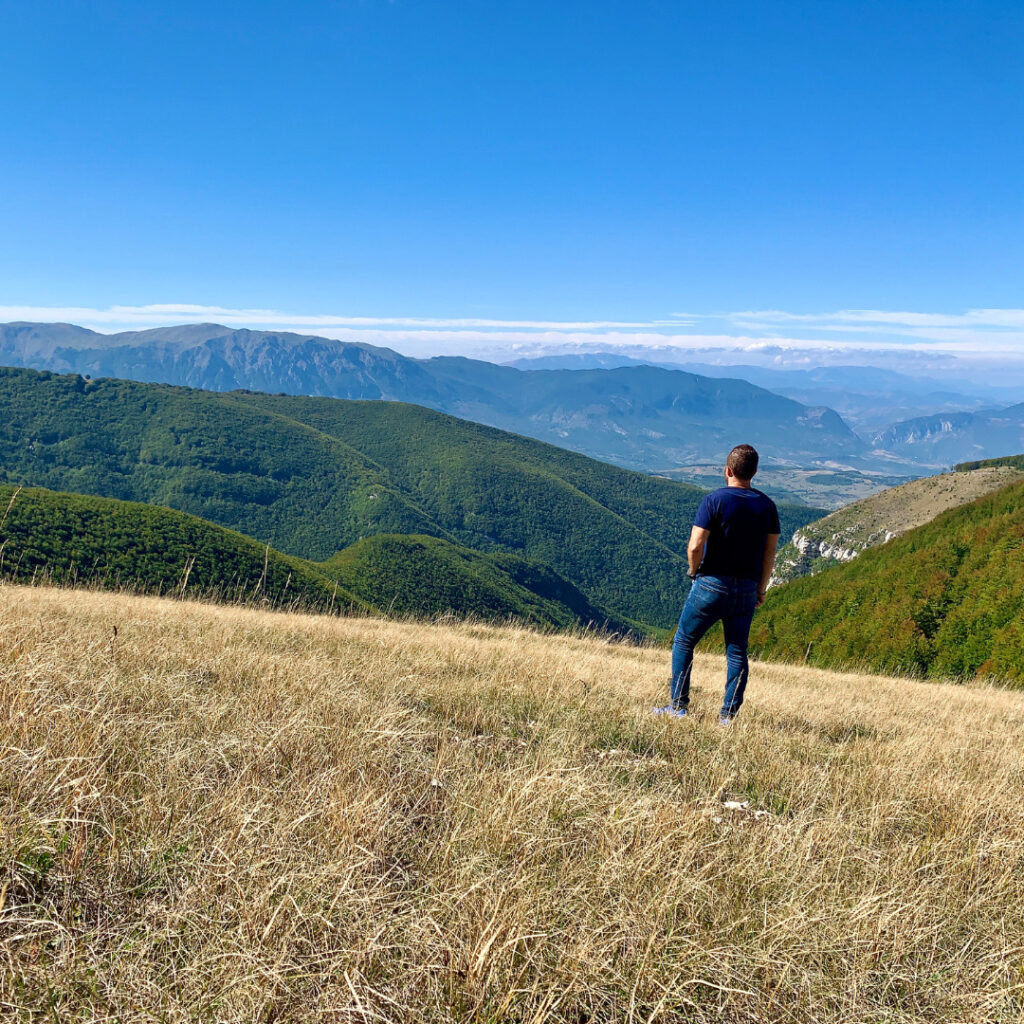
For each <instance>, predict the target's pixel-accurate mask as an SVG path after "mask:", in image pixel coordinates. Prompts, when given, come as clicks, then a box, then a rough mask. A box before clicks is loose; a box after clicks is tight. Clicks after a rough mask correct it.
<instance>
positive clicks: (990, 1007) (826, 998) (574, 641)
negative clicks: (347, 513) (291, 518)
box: [0, 588, 1024, 1024]
mask: <svg viewBox="0 0 1024 1024" xmlns="http://www.w3.org/2000/svg"><path fill="white" fill-rule="evenodd" d="M114 624H116V625H118V627H119V632H118V636H117V638H116V641H114V642H113V643H111V627H112V625H114ZM667 667H668V666H667V654H666V653H665V652H662V651H657V650H653V649H644V648H629V647H615V646H609V645H606V644H602V643H599V642H596V641H594V640H585V639H579V638H573V637H541V636H538V635H536V634H531V633H527V632H523V631H517V630H502V629H495V628H487V627H470V626H460V627H456V628H440V627H424V626H415V625H408V624H396V623H392V622H387V621H383V620H375V621H366V620H362V621H361V620H354V619H342V620H337V619H329V618H326V617H317V618H314V617H301V616H293V615H268V614H264V613H257V612H253V611H249V610H243V609H235V608H210V607H208V606H200V605H190V604H183V603H172V602H168V601H157V600H153V599H139V598H134V599H129V598H126V597H121V596H110V595H104V596H100V595H94V594H87V593H81V592H71V593H68V592H56V591H46V590H38V589H27V588H25V589H14V588H10V589H6V590H5V591H4V595H3V601H2V603H0V749H2V750H4V751H5V754H4V757H3V758H2V759H0V792H2V793H3V799H2V800H0V848H2V856H3V864H4V865H5V867H4V872H5V877H4V879H3V883H2V889H3V892H4V899H3V907H2V911H0V914H2V916H0V926H2V928H3V935H4V944H3V949H4V957H5V964H4V970H3V971H0V1001H2V1004H3V1005H4V1007H5V1009H6V1011H7V1012H8V1013H9V1014H10V1015H11V1016H12V1017H20V1018H21V1019H25V1020H29V1019H36V1018H38V1019H40V1020H42V1019H47V1020H56V1019H60V1020H86V1019H90V1020H96V1019H110V1018H115V1017H116V1018H117V1019H119V1020H121V1021H123V1022H125V1024H131V1022H136V1021H143V1020H147V1021H148V1020H153V1019H157V1018H159V1019H163V1020H168V1021H177V1020H186V1019H189V1020H204V1019H209V1020H277V1021H296V1022H297V1021H309V1022H313V1021H321V1020H325V1019H339V1020H342V1019H346V1020H347V1019H352V1020H363V1021H369V1020H381V1021H396V1022H397V1021H402V1022H413V1024H427V1022H430V1024H435V1022H439V1024H445V1022H454V1021H459V1022H465V1024H475V1022H484V1021H489V1022H493V1021H497V1020H519V1021H529V1020H535V1021H542V1020H543V1021H553V1022H554V1021H559V1022H561V1021H564V1022H569V1021H571V1022H574V1024H579V1022H580V1021H584V1020H585V1021H590V1022H592V1024H600V1022H609V1024H610V1022H613V1021H614V1022H619V1021H628V1020H630V1019H632V1020H635V1021H647V1020H658V1021H671V1020H682V1019H686V1020H689V1021H695V1022H710V1021H723V1020H725V1021H750V1022H754V1021H768V1020H771V1021H783V1020H785V1021H789V1022H792V1024H811V1022H813V1024H833V1022H835V1024H838V1022H840V1021H842V1022H849V1021H858V1022H865V1024H875V1022H879V1024H880V1022H882V1021H887V1022H893V1021H905V1022H910V1021H919V1020H933V1021H951V1020H956V1021H960V1022H979V1024H980V1022H986V1024H988V1022H993V1021H1011V1020H1019V1019H1020V1018H1021V1015H1022V1014H1024V1001H1022V990H1021V988H1020V964H1019V961H1020V949H1021V948H1022V947H1024V916H1022V913H1021V907H1022V906H1024V850H1022V847H1021V843H1020V836H1021V834H1022V832H1024V790H1022V782H1021V775H1020V771H1019V768H1020V750H1021V746H1022V744H1024V703H1022V700H1024V698H1022V696H1021V695H1020V694H1016V693H1013V692H1006V691H996V690H988V689H984V688H965V687H952V686H942V685H924V684H918V683H914V682H908V681H905V680H891V679H884V678H867V677H862V676H841V675H837V674H833V673H827V672H822V671H816V670H810V669H795V668H783V667H779V666H774V667H772V666H763V665H762V666H757V665H755V666H754V671H753V677H752V681H751V685H750V689H749V691H748V692H749V698H748V706H747V707H746V708H745V709H744V713H743V715H742V716H741V718H740V719H739V720H738V722H737V725H736V726H735V727H734V728H733V729H732V730H730V731H728V732H722V731H721V730H719V729H718V727H717V725H716V724H715V718H714V710H715V708H717V704H718V700H719V697H720V686H721V675H722V665H721V662H720V661H719V660H718V659H701V658H699V659H698V662H697V665H696V668H695V677H694V684H695V690H696V701H695V704H696V707H697V710H698V712H699V714H698V715H697V716H696V717H695V718H693V719H691V720H689V721H686V722H681V723H680V722H665V721H663V720H659V719H655V718H653V717H652V716H650V715H649V713H648V709H649V707H650V705H651V704H652V702H654V701H655V700H657V699H659V698H661V697H662V696H663V693H664V689H665V681H666V677H667ZM723 790H725V791H727V792H728V794H729V795H730V796H732V797H735V798H737V799H739V800H741V801H743V800H746V801H750V808H749V810H748V811H742V810H740V811H729V810H727V809H725V808H724V807H723V806H722V805H721V803H720V794H721V793H722V791H723ZM754 810H757V811H766V812H768V813H767V814H764V815H762V816H761V817H755V816H754V815H753V814H752V813H750V812H751V811H754Z"/></svg>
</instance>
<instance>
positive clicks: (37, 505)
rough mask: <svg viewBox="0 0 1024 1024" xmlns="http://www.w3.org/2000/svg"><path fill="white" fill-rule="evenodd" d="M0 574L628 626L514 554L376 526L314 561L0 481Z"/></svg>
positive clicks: (126, 506)
mask: <svg viewBox="0 0 1024 1024" xmlns="http://www.w3.org/2000/svg"><path fill="white" fill-rule="evenodd" d="M0 579H4V580H9V581H14V582H28V581H33V580H34V581H36V582H41V581H47V582H52V583H59V584H84V585H88V586H93V587H99V588H101V589H122V588H123V589H128V590H131V591H135V592H142V593H158V594H168V593H170V594H175V595H177V596H189V597H204V598H208V599H214V600H222V601H233V602H242V603H247V604H248V603H257V604H265V605H269V606H271V607H283V606H285V607H298V608H301V609H303V610H310V611H326V612H350V611H351V612H361V613H373V612H379V613H384V614H393V615H414V616H417V617H423V616H434V615H438V614H443V613H452V614H455V615H458V616H472V617H474V618H480V619H491V620H508V619H516V620H519V621H521V622H525V623H529V624H531V625H536V626H550V627H568V626H573V625H582V626H594V627H595V628H606V629H612V630H615V631H618V632H624V631H628V630H631V629H633V628H636V624H635V623H630V622H628V621H626V620H624V619H622V618H621V617H616V616H614V615H612V614H609V613H608V612H605V611H604V610H602V609H600V608H597V607H595V606H594V605H592V604H591V603H590V602H589V601H587V599H586V598H585V597H584V596H583V594H581V593H580V592H579V591H578V590H577V589H576V588H575V587H573V586H572V584H571V583H569V582H568V581H566V580H564V579H562V578H561V577H560V576H558V575H557V574H556V573H555V572H553V571H552V570H550V569H548V568H547V567H546V566H542V565H539V564H536V563H533V562H529V561H527V560H525V559H523V558H519V557H518V556H516V555H504V554H500V553H496V554H494V555H486V554H482V553H481V552H478V551H471V550H470V549H468V548H464V547H460V546H457V545H454V544H451V543H449V542H448V541H445V540H439V539H438V538H435V537H415V536H412V537H410V536H397V537H396V536H390V535H383V536H378V537H371V538H368V539H366V540H363V541H359V542H357V543H356V544H354V545H352V546H351V547H349V548H346V549H344V550H343V551H340V552H338V553H337V554H336V555H335V556H334V557H333V558H331V559H330V560H329V562H327V563H325V564H317V563H313V562H310V561H307V560H305V559H301V558H294V557H292V556H289V555H283V554H281V553H280V552H279V551H275V550H274V549H273V548H271V547H269V546H267V545H264V544H259V543H257V542H256V541H254V540H252V539H251V538H249V537H245V536H242V535H241V534H239V533H236V532H235V531H233V530H228V529H225V528H224V527H221V526H216V525H215V524H213V523H208V522H206V521H205V520H202V519H199V518H197V517H195V516H190V515H187V514H186V513H182V512H177V511H175V510H173V509H167V508H160V507H157V506H153V505H143V504H139V503H136V502H127V501H119V500H117V499H114V498H96V497H91V496H86V495H79V494H61V493H56V492H53V491H47V490H42V489H38V488H17V487H12V486H10V485H6V486H0Z"/></svg>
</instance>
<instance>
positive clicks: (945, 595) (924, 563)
mask: <svg viewBox="0 0 1024 1024" xmlns="http://www.w3.org/2000/svg"><path fill="white" fill-rule="evenodd" d="M939 479H942V478H939ZM1022 559H1024V482H1017V483H1013V484H1010V485H1009V486H1007V487H1004V488H1002V489H1001V490H999V491H996V492H995V493H994V494H990V495H987V496H985V497H982V498H979V499H977V500H975V501H973V502H971V503H969V504H966V505H961V506H960V507H958V508H954V509H951V510H949V511H947V512H944V513H942V514H941V515H939V516H938V517H936V518H935V519H933V520H932V521H931V522H929V523H927V524H925V525H924V526H919V527H917V528H916V529H912V530H910V531H908V532H907V533H905V534H903V536H901V537H897V538H896V539H895V540H891V541H889V542H888V543H887V544H883V545H881V546H880V547H874V548H871V549H869V550H867V551H865V552H864V553H863V554H861V555H860V556H859V557H857V558H856V559H855V560H853V561H852V562H848V563H846V564H842V565H836V566H833V567H832V568H828V569H825V570H824V571H823V572H820V573H818V574H817V575H815V576H810V577H805V578H803V579H797V580H794V581H793V582H791V583H787V584H785V585H784V586H781V587H777V588H773V589H772V590H771V591H770V592H769V595H768V600H767V601H766V603H765V605H764V607H763V608H762V609H761V611H760V612H759V614H758V615H757V617H756V618H755V619H754V627H753V630H752V632H751V648H752V650H753V651H755V652H758V654H759V655H760V656H763V657H767V658H776V659H782V660H797V661H804V660H805V659H806V660H807V661H809V662H810V663H811V664H814V665H822V666H863V667H869V668H871V669H875V670H878V671H886V672H902V673H912V674H916V675H924V676H955V677H960V678H974V677H976V676H994V677H997V678H1004V679H1015V680H1024V573H1022V572H1021V565H1022Z"/></svg>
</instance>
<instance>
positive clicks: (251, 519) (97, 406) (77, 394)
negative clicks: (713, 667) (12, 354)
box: [0, 369, 820, 627]
mask: <svg viewBox="0 0 1024 1024" xmlns="http://www.w3.org/2000/svg"><path fill="white" fill-rule="evenodd" d="M0 407H2V408H3V409H4V413H5V415H4V418H3V420H2V422H0V481H5V482H8V483H14V484H26V485H31V486H43V487H48V488H50V489H53V490H61V491H74V492H77V493H85V494H94V495H100V496H106V497H114V498H121V499H124V500H129V501H140V502H146V503H151V504H160V505H166V506H168V507H171V508H175V509H178V510H180V511H183V512H188V513H190V514H192V515H197V516H200V517H202V518H204V519H208V520H210V521H211V522H214V523H217V524H219V525H221V526H226V527H229V528H231V529H235V530H238V531H240V532H242V533H244V534H246V535H247V536H249V537H252V538H255V539H256V540H257V541H259V542H261V543H264V544H270V545H272V546H273V547H275V548H277V549H279V550H281V551H283V552H285V553H287V554H289V555H293V556H297V557H302V558H307V559H310V560H312V561H317V562H320V561H323V560H325V559H328V558H330V557H331V556H332V555H334V554H335V553H336V552H337V551H339V550H340V549H342V548H345V547H347V546H349V545H350V544H354V543H355V542H357V541H358V540H360V539H362V538H365V537H370V536H374V535H378V534H425V535H429V536H434V537H439V538H443V539H445V540H448V541H451V542H453V543H456V544H460V545H463V546H467V547H471V548H476V549H479V550H482V551H485V552H494V551H500V552H506V553H511V554H519V555H521V556H524V557H526V558H528V559H530V560H534V561H539V562H542V563H546V564H547V565H549V566H551V568H552V569H553V570H554V571H555V572H557V573H558V574H559V575H560V576H562V577H564V578H565V579H567V580H568V581H570V582H571V583H572V584H573V585H575V586H576V587H578V588H579V590H580V591H581V592H582V593H583V594H585V595H586V598H587V600H588V601H590V602H592V603H593V604H594V605H597V606H600V607H601V608H603V609H607V610H608V611H609V613H612V614H616V615H619V616H623V617H625V618H628V619H631V620H637V621H640V622H643V623H646V624H648V625H653V626H659V627H668V626H670V625H671V624H672V622H673V621H674V618H675V616H676V615H677V614H678V606H679V603H680V600H681V598H682V596H683V594H684V592H685V545H686V539H687V537H688V534H689V528H690V524H691V522H692V519H693V513H694V511H695V509H696V505H697V503H698V502H699V500H700V497H701V495H702V493H703V492H702V491H701V490H699V489H698V488H695V487H692V486H688V485H685V484H679V483H675V482H673V481H669V480H663V479H658V478H654V477H650V476H646V475H644V474H641V473H632V472H629V471H627V470H622V469H617V468H615V467H612V466H608V465H605V464H602V463H599V462H595V461H593V460H591V459H588V458H586V457H584V456H580V455H576V454H574V453H571V452H567V451H564V450H562V449H559V448H555V447H553V446H551V445H546V444H544V443H542V442H538V441H533V440H530V439H527V438H523V437H518V436H516V435H511V434H506V433H504V432H502V431H499V430H496V429H493V428H488V427H483V426H480V425H478V424H474V423H468V422H465V421H461V420H456V419H454V418H452V417H449V416H445V415H443V414H441V413H436V412H432V411H430V410H426V409H422V408H419V407H416V406H408V405H402V404H398V403H386V402H347V401H340V400H336V399H309V398H289V397H286V396H269V395H259V394H250V393H215V392H205V391H195V390H190V389H186V388H178V387H171V386H167V385H155V384H139V383H134V382H128V381H115V380H98V381H87V380H84V379H83V378H81V377H77V376H56V375H53V374H49V373H45V372H44V373H37V372H34V371H29V370H11V369H7V370H0ZM782 513H783V520H784V522H783V529H784V530H785V531H786V532H787V533H790V532H792V531H793V530H794V529H796V528H797V527H798V526H800V525H802V524H803V523H805V522H807V521H809V520H812V519H816V518H818V515H819V514H820V513H819V512H818V511H817V510H814V509H807V508H802V507H798V506H784V507H783V508H782Z"/></svg>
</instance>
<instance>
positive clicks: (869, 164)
mask: <svg viewBox="0 0 1024 1024" xmlns="http://www.w3.org/2000/svg"><path fill="white" fill-rule="evenodd" d="M0 30H2V32H3V38H4V60H3V61H2V62H0V126H2V132H3V138H2V142H3V148H2V156H0V243H2V244H0V319H15V318H34V319H58V318H60V319H73V320H75V321H76V322H83V323H88V324H89V325H90V326H95V327H97V328H98V329H100V330H105V331H106V330H117V329H121V328H126V327H131V326H147V325H150V324H154V323H168V322H179V321H184V320H188V319H215V320H226V321H229V322H237V323H246V324H249V325H252V326H292V327H296V328H300V329H303V330H313V329H314V328H316V329H317V330H318V333H326V334H332V333H333V334H334V335H335V336H339V337H357V336H358V337H361V338H365V340H369V341H374V342H375V343H379V344H391V345H392V346H393V347H396V348H399V349H400V350H406V351H415V352H417V353H421V352H427V351H466V352H474V353H477V354H479V353H482V352H486V351H487V350H488V347H489V346H490V347H491V348H495V349H496V348H501V347H505V348H508V347H511V346H516V345H522V346H524V347H525V349H526V350H533V349H537V350H541V349H545V348H557V347H560V346H561V347H566V346H568V347H572V346H580V347H583V346H587V345H590V346H598V347H607V346H609V345H623V346H625V345H636V346H643V345H645V344H655V345H668V346H670V347H671V346H674V345H675V346H678V347H681V348H683V349H688V350H690V349H692V350H694V351H697V350H701V351H705V350H708V349H715V348H716V347H719V348H722V349H729V350H731V349H736V350H744V351H745V352H747V353H748V354H749V351H751V350H753V349H756V348H757V346H761V347H762V348H763V350H764V351H766V352H767V351H774V349H779V348H781V349H782V350H785V351H790V352H792V353H794V356H793V358H797V353H802V352H805V351H826V350H827V351H828V352H832V351H834V352H836V353H839V355H837V356H836V358H839V356H842V357H844V358H847V357H849V355H850V353H854V354H855V357H856V359H857V361H867V360H875V361H882V360H884V359H885V358H888V357H889V356H888V355H880V354H879V353H891V352H897V353H901V354H902V355H901V358H904V359H905V361H906V360H911V361H912V360H913V359H919V358H924V357H928V358H932V357H933V356H935V354H936V353H940V354H941V355H940V356H936V358H945V359H947V361H948V359H950V358H953V357H959V358H964V357H966V356H968V355H972V356H978V355H979V354H987V355H989V356H990V357H992V358H999V359H1004V358H1005V359H1009V358H1012V357H1015V356H1016V354H1017V353H1018V352H1021V351H1024V312H1021V310H1020V309H1019V308H1018V307H1020V306H1022V305H1024V299H1022V295H1021V286H1022V284H1024V273H1022V268H1024V188H1022V187H1021V171H1020V169H1021V167H1024V133H1022V125H1024V61H1022V60H1021V54H1022V52H1024V6H1022V5H1020V4H1009V3H986V2H971V3H969V2H960V3H944V2H941V0H921V2H899V0H884V2H870V0H858V2H845V0H826V2H822V0H816V2H811V0H805V2H799V3H796V2H786V0H772V2H768V3H766V2H764V0H760V2H751V3H746V2H743V3H740V2H731V0H718V2H715V3H708V2H706V0H705V2H702V3H689V2H661V0H630V2H626V0H623V2H618V0H587V2H584V0H580V2H552V0H547V2H543V3H542V2H532V0H530V2H519V3H512V2H509V3H505V2H496V0H489V2H483V0H481V2H477V0H461V2H455V0H433V2H428V0H392V2H386V0H362V2H357V0H315V2H313V0H306V2H302V0H300V2H296V3H292V4H288V5H284V4H281V3H264V2H260V0H249V2H247V3H231V2H214V3H210V2H209V0H208V2H206V3H202V4H200V3H193V2H190V0H178V2H175V3H168V2H165V0H152V2H149V3H145V4H141V3H138V2H137V0H132V2H116V3H115V2H110V0H95V2H90V3H84V2H78V0H76V2H62V3H57V2H51V0H35V2H32V3H28V2H18V3H11V2H5V0H0ZM66 313H70V314H72V315H68V316H65V315H63V314H66ZM524 325H526V326H524ZM659 339H661V340H659ZM664 339H669V340H668V341H667V342H666V341H664ZM676 339H681V340H679V341H677V340H676ZM744 358H747V356H746V355H744ZM799 358H805V356H799ZM829 358H831V356H830V357H829Z"/></svg>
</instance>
